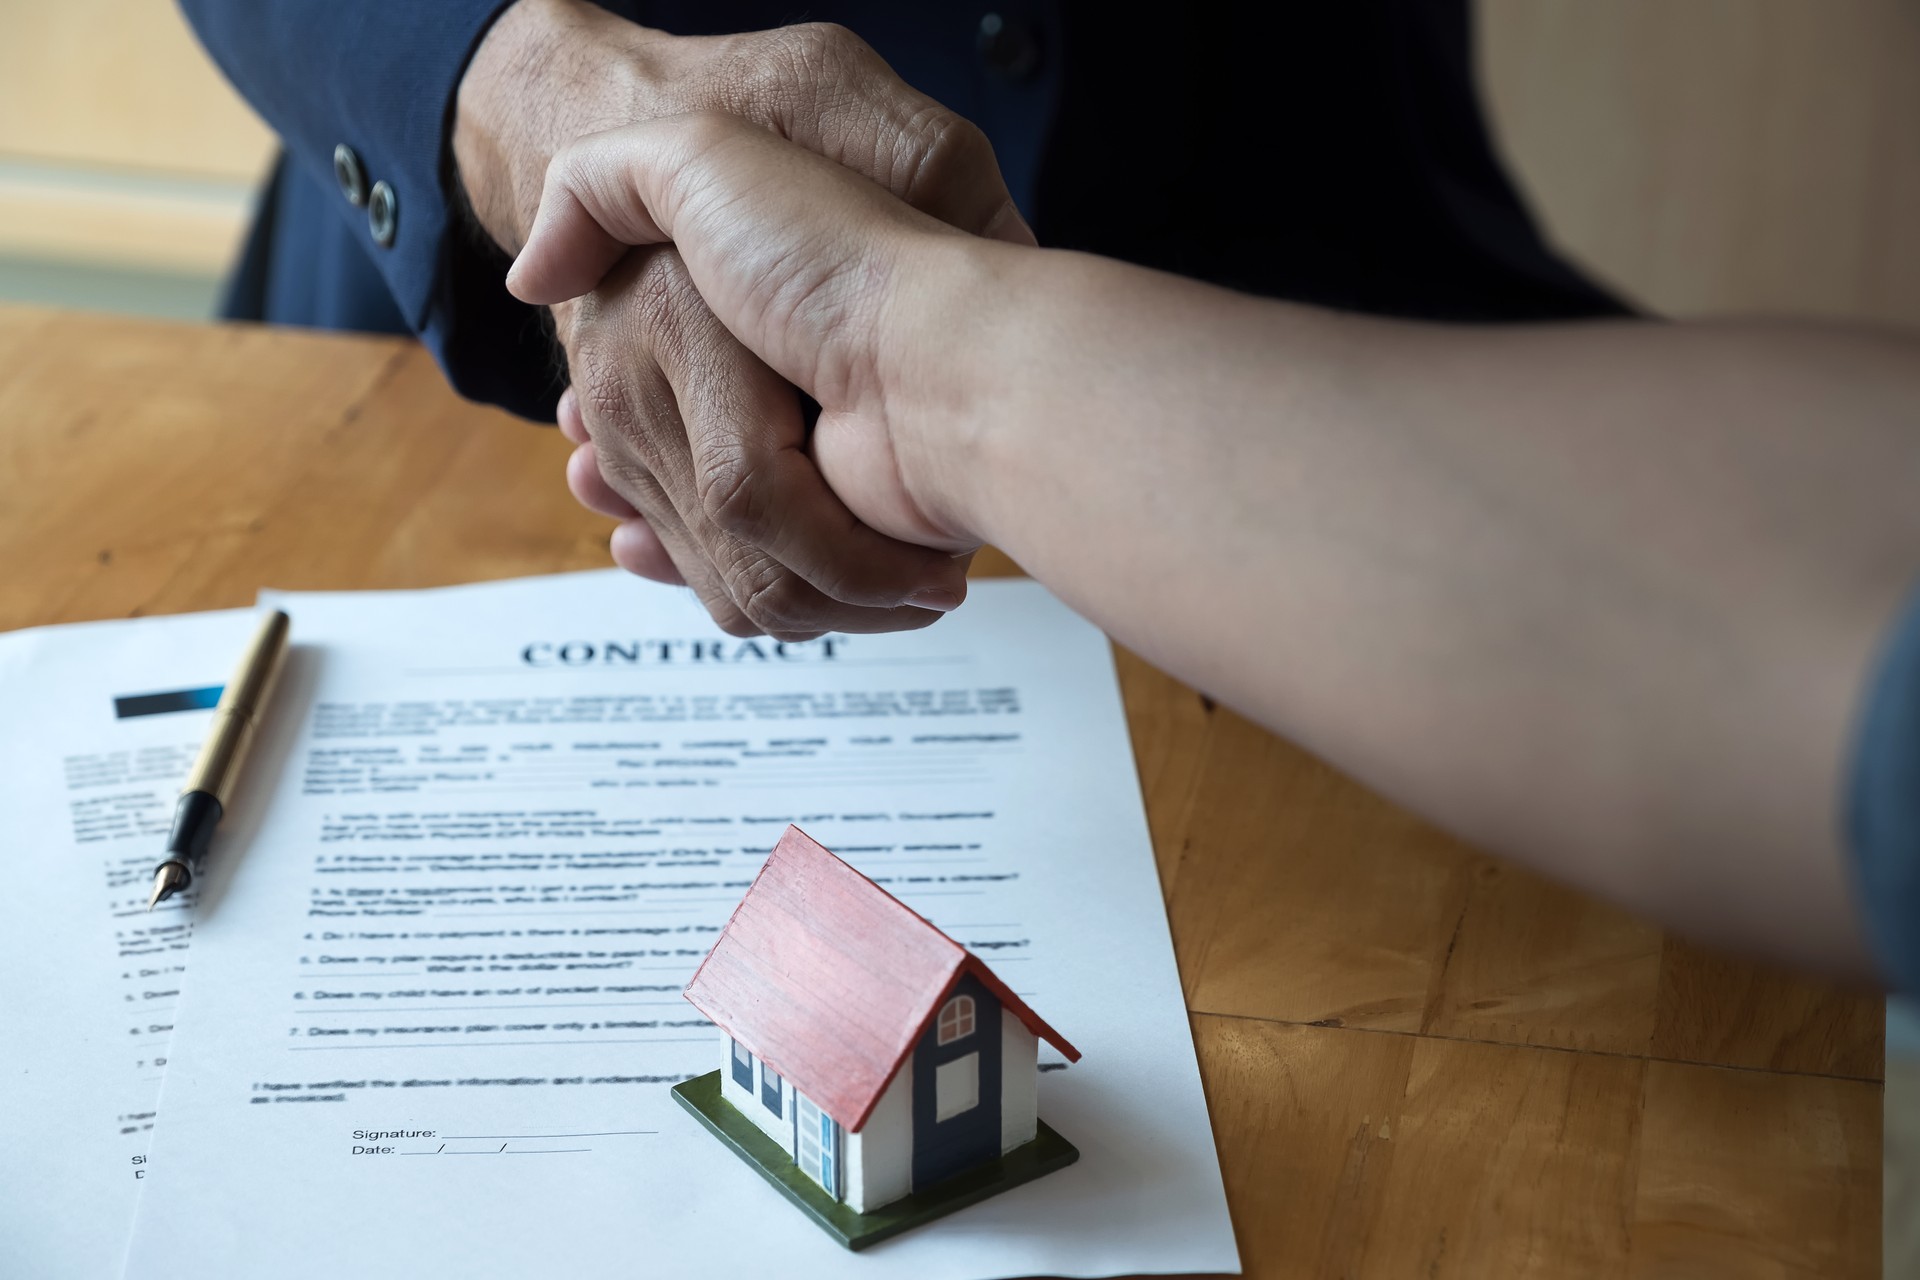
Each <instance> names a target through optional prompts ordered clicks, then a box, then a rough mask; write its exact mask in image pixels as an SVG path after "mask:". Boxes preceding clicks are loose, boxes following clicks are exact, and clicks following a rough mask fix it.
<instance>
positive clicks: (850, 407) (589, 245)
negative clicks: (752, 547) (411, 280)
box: [507, 113, 1011, 556]
mask: <svg viewBox="0 0 1920 1280" xmlns="http://www.w3.org/2000/svg"><path fill="white" fill-rule="evenodd" d="M984 243H985V242H983V241H980V240H977V239H976V238H974V237H971V236H967V235H965V234H964V233H961V232H957V231H955V230H954V229H953V228H951V227H949V226H947V225H945V224H942V223H940V222H939V221H938V220H936V219H934V218H931V217H928V216H927V215H925V214H922V213H920V212H918V211H916V210H915V209H913V208H912V207H910V206H909V205H907V204H905V203H903V202H901V201H898V200H895V199H893V198H892V197H891V196H889V195H888V194H887V193H886V192H885V191H883V190H881V189H880V188H879V187H878V186H876V185H875V184H874V183H872V182H870V181H868V180H867V179H866V178H863V177H861V176H860V175H859V174H857V173H855V172H854V171H852V170H851V169H848V168H846V167H845V166H842V165H838V164H835V163H833V162H831V161H828V160H826V159H824V158H822V157H821V156H819V155H817V154H815V153H812V152H810V151H807V150H804V149H802V148H800V147H797V146H795V145H793V144H792V143H789V142H786V141H784V140H782V139H781V138H778V137H776V136H775V135H774V134H772V133H770V132H769V131H767V130H765V129H761V128H758V127H756V126H754V125H751V124H749V123H747V122H746V121H743V120H741V119H740V118H739V117H737V116H732V115H726V114H718V113H703V114H694V115H686V116H679V117H673V118H668V119H664V120H656V121H651V122H648V123H645V124H639V125H631V126H628V127H625V128H622V129H617V130H612V131H609V132H606V133H602V134H597V135H594V136H592V137H588V138H585V139H582V140H580V141H578V142H576V143H574V144H573V145H571V146H569V147H568V148H566V149H565V150H564V151H562V152H561V153H560V154H559V155H558V156H557V157H556V158H555V160H554V161H553V164H552V166H551V168H550V169H549V170H548V174H547V182H546V189H545V192H544V194H543V196H542V198H541V201H540V206H539V212H538V215H537V217H536V219H535V221H534V224H533V227H532V229H531V232H530V234H529V236H528V240H527V244H526V247H525V248H524V249H523V250H522V251H521V253H520V256H519V258H518V260H517V261H516V262H515V263H514V266H513V269H512V271H511V272H510V273H509V275H508V277H507V285H508V288H509V289H511V290H512V292H513V293H514V294H515V296H517V297H519V298H520V299H522V300H523V301H526V302H531V303H539V304H547V305H558V304H562V303H566V302H568V301H571V300H573V299H577V298H586V297H593V296H596V295H598V294H600V293H604V292H605V291H606V290H607V289H608V288H609V287H614V286H615V282H616V281H619V280H621V279H622V277H623V275H624V273H625V272H627V271H630V270H631V269H632V268H631V266H630V263H631V261H632V251H633V249H634V248H635V247H645V246H659V245H667V244H672V245H673V246H674V247H675V249H676V250H677V260H678V262H679V263H680V264H681V266H682V269H683V270H684V271H685V273H686V279H687V280H688V281H689V282H690V285H691V287H692V288H694V289H695V290H697V292H698V296H699V297H700V298H701V299H702V300H703V301H704V304H705V308H706V313H707V314H708V315H710V316H711V317H713V321H714V324H715V325H716V326H717V327H718V328H719V329H720V330H721V331H723V332H724V333H725V334H726V335H727V337H728V339H729V340H730V341H732V342H734V343H736V344H738V347H737V349H738V350H739V351H740V352H741V353H742V354H743V355H744V357H745V358H746V359H748V360H752V361H753V362H754V363H755V365H756V367H758V368H760V369H763V370H765V371H766V373H767V376H768V377H769V378H772V379H775V380H777V381H778V382H779V384H780V385H783V386H784V385H786V384H791V385H792V386H795V387H798V388H801V389H802V390H804V391H806V392H807V393H808V394H809V395H811V396H813V397H814V399H815V400H817V401H818V402H819V404H820V408H821V412H820V417H819V421H818V423H817V425H816V427H815V429H814V432H813V434H812V438H811V441H810V442H808V447H807V448H806V449H805V451H804V452H803V451H802V449H801V447H800V440H799V437H798V435H797V434H793V435H792V436H791V437H790V441H791V442H790V443H789V444H787V445H786V446H785V448H784V449H783V450H782V451H781V452H780V453H779V455H778V457H777V458H776V460H775V462H774V463H773V465H775V466H779V467H789V468H794V469H796V470H798V469H800V468H805V470H806V474H807V477H808V482H809V483H812V482H813V477H817V480H818V483H819V484H820V485H821V488H822V490H823V491H830V492H826V496H827V497H829V498H831V500H832V501H833V503H834V504H835V505H836V506H838V507H841V508H843V509H844V510H845V511H846V512H847V513H848V515H849V518H850V519H851V520H852V521H854V522H855V523H856V525H857V527H858V529H859V530H860V531H861V536H863V537H869V538H873V539H878V540H882V541H884V542H886V543H887V544H888V545H890V546H891V545H902V546H908V545H911V546H913V547H915V548H916V549H919V548H932V549H933V551H932V552H931V554H936V555H938V554H947V555H949V556H951V555H952V554H954V553H956V552H963V551H965V550H966V549H969V548H971V547H973V546H976V545H978V542H979V536H978V534H977V533H976V532H975V531H974V530H973V529H972V528H971V527H970V526H969V523H968V521H967V518H966V516H965V515H964V514H963V513H962V512H961V510H960V509H959V507H958V506H957V505H956V504H955V503H954V501H953V500H952V495H953V494H955V493H957V492H960V491H961V490H962V489H963V488H964V485H962V484H959V483H957V479H958V478H957V477H955V476H953V475H952V474H951V472H952V470H953V467H952V463H951V461H949V460H950V459H952V458H954V457H956V456H965V453H966V450H965V448H964V447H959V448H956V447H955V442H954V440H953V439H951V438H950V437H951V435H952V432H951V431H949V432H948V436H949V438H946V439H943V440H941V441H939V447H938V448H935V447H934V444H935V442H934V440H933V439H932V438H931V437H930V435H929V433H928V431H927V430H926V428H927V426H928V423H929V420H930V417H931V416H932V415H929V414H923V413H915V412H906V413H902V412H900V409H901V404H902V400H903V398H904V397H903V396H902V395H901V394H900V391H901V389H902V388H903V387H905V386H907V385H909V384H917V385H918V386H919V388H920V389H921V390H920V393H919V394H918V395H917V396H916V397H915V398H916V399H918V400H926V399H937V398H938V395H937V392H936V394H935V395H934V396H933V397H927V396H926V395H925V390H926V389H927V388H928V387H930V386H935V385H937V384H938V383H939V374H938V372H937V371H936V369H935V368H933V366H934V365H936V364H938V363H939V357H938V354H937V351H936V350H935V349H934V348H935V347H936V346H937V340H936V341H933V342H930V341H927V339H928V338H929V336H931V335H928V334H926V333H925V332H924V331H925V330H926V329H927V324H926V322H925V320H924V317H925V315H926V314H927V313H928V308H927V307H926V306H925V305H924V303H925V299H924V298H919V297H916V298H914V299H913V305H912V306H911V307H903V306H902V305H901V300H902V295H903V291H906V290H908V284H907V282H908V281H909V280H915V281H919V282H921V283H923V284H924V283H926V282H929V281H932V280H934V279H937V278H940V279H944V278H951V273H950V272H949V273H943V272H942V271H939V270H935V269H933V268H934V264H935V263H936V262H937V261H939V259H940V255H941V254H942V253H943V251H944V252H948V253H949V258H948V260H947V261H946V262H941V263H940V266H941V267H947V266H951V265H955V264H957V263H958V262H959V261H960V260H961V259H962V258H964V257H965V256H966V255H967V253H968V252H969V250H970V248H972V247H974V246H981V247H984ZM1003 252H1011V251H1010V250H1003ZM909 312H910V313H911V314H909ZM916 339H919V340H916ZM968 416H969V415H966V414H964V413H962V414H956V415H950V416H949V417H950V422H952V423H964V422H965V421H966V420H967V418H968ZM962 429H964V428H962ZM727 514H728V516H729V520H728V523H729V526H730V528H731V529H733V530H736V531H738V532H740V533H742V534H744V535H747V536H750V537H753V538H756V539H763V540H764V541H765V542H766V543H767V544H768V545H772V546H776V547H784V546H786V545H788V543H789V542H790V541H791V540H792V539H795V538H797V537H800V536H802V533H801V532H800V531H795V530H786V529H782V528H781V527H780V524H781V522H782V521H783V520H786V519H789V518H792V517H794V516H797V515H802V514H804V513H800V512H795V511H791V510H783V509H781V508H780V507H779V506H761V505H760V504H758V503H756V502H746V503H742V504H740V505H739V506H738V507H737V508H735V509H733V510H732V511H731V512H730V513H727Z"/></svg>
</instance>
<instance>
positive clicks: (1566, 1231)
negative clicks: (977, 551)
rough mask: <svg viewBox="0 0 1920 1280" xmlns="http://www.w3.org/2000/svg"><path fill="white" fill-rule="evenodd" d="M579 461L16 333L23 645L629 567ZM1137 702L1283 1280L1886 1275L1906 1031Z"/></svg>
mask: <svg viewBox="0 0 1920 1280" xmlns="http://www.w3.org/2000/svg"><path fill="white" fill-rule="evenodd" d="M566 452H567V450H566V446H565V444H564V442H563V441H561V440H560V439H559V438H558V436H557V435H556V434H555V433H553V432H550V431H540V430H536V429H534V428H532V427H528V426H526V425H524V424H521V423H517V422H515V421H513V420H512V419H509V418H507V417H505V416H503V415H501V414H498V413H495V412H492V411H489V410H485V409H478V408H475V407H473V406H471V405H466V404H462V403H461V402H460V401H458V400H457V399H455V398H454V396H453V395H452V394H451V393H450V392H449V391H448V390H447V389H446V387H445V385H444V384H443V383H442V382H441V379H440V375H439V373H438V371H437V370H436V369H435V368H434V365H433V362H432V360H430V359H429V358H428V357H427V355H426V354H425V353H424V352H423V351H421V350H420V349H419V348H418V347H416V346H414V345H413V344H412V343H410V342H403V341H398V340H385V339H369V338H347V337H332V336H314V335H304V334H297V333H292V332H286V331H278V332H276V331H269V330H262V329H255V328H240V327H227V328H214V327H197V326H160V325H152V324H145V323H134V322H127V321H120V320H107V319H101V318H98V317H84V316H78V315H66V314H55V313H49V312H39V311H20V310H11V311H10V310H4V309H0V460H3V461H4V465H0V566H4V568H0V629H6V628H13V627H24V626H33V625H36V624H41V623H52V622H75V621H80V620H84V619H92V618H113V617H126V616H129V615H138V614H154V613H173V612H179V611H184V610H193V609H215V608H224V607H230V606H235V605H244V604H247V603H249V602H251V601H252V599H253V596H254V592H255V590H256V589H257V588H259V587H262V586H275V587H288V588H364V587H423V586H430V585H435V584H441V583H452V582H465V581H471V580H474V579H483V578H501V577H509V576H513V575H519V574H535V573H552V572H556V571H559V570H567V569H581V568H589V567H598V566H601V565H603V564H604V563H605V562H606V553H605V547H604V544H605V539H606V533H607V528H608V525H607V522H606V521H603V520H600V519H598V518H595V517H593V516H590V515H587V514H585V513H584V512H582V511H580V510H579V509H578V508H576V507H575V506H574V504H573V502H572V500H571V499H570V498H569V497H568V496H567V493H566V490H565V487H564V485H563V483H562V480H561V464H562V462H563V460H564V459H565V457H566ZM987 567H988V568H990V569H993V570H998V571H1000V572H1006V571H1008V570H1009V568H1010V566H1008V565H1007V564H1006V562H1005V561H1004V560H999V561H998V562H997V563H994V564H992V565H990V566H987ZM1120 670H1121V676H1122V680H1123V682H1124V684H1125V689H1126V699H1127V708H1128V714H1129V716H1130V718H1131V721H1132V725H1133V735H1134V749H1135V752H1136V754H1137V756H1138V760H1139V767H1140V778H1141V782H1142V785H1143V786H1144V787H1145V790H1146V795H1147V811H1148V815H1149V818H1150V820H1151V822H1152V826H1153V838H1154V847H1155V850H1156V851H1157V853H1158V855H1159V860H1160V876H1161V881H1162V883H1163V885H1164V886H1165V889H1166V893H1167V903H1168V911H1169V913H1170V914H1171V916H1172V920H1173V933H1174V940H1175V944H1176V946H1177V948H1178V951H1179V957H1180V972H1181V976H1182V979H1183V982H1184V984H1185V988H1186V993H1187V1003H1188V1007H1189V1008H1190V1009H1191V1010H1192V1012H1193V1032H1194V1039H1195V1041H1196V1042H1197V1044H1198V1046H1199V1052H1200V1066H1201V1070H1202V1072H1203V1073H1204V1075H1205V1078H1206V1085H1207V1093H1208V1097H1209V1099H1210V1101H1211V1104H1212V1108H1213V1122H1214V1132H1215V1134H1216V1136H1217V1137H1218V1139H1219V1145H1220V1160H1221V1166H1222V1169H1223V1170H1224V1172H1225V1175H1226V1184H1227V1194H1228V1197H1229V1199H1230V1200H1231V1202H1232V1207H1233V1217H1234V1225H1235V1227H1236V1229H1237V1230H1238V1232H1239V1238H1240V1247H1241V1250H1242V1253H1243V1255H1244V1258H1245V1262H1246V1269H1247V1274H1249V1275H1252V1276H1260V1277H1280V1276H1384V1277H1408V1276H1426V1277H1448V1276H1458V1277H1468V1278H1472V1280H1480V1278H1482V1277H1506V1276H1517V1275H1538V1276H1549V1277H1556V1278H1561V1277H1577V1276H1622V1277H1654V1276H1685V1277H1690V1278H1691V1277H1702V1276H1721V1275H1727V1276H1734V1275H1738V1276H1768V1277H1773V1276H1815V1275H1818V1276H1846V1277H1855V1276H1857V1277H1863V1278H1864V1277H1875V1278H1877V1277H1878V1276H1879V1274H1880V1267H1879V1250H1880V1160H1881V1129H1880V1098H1881V1071H1882V1061H1881V1060H1882V1034H1883V1017H1882V1008H1881V1003H1880V1001H1878V1000H1875V999H1867V998H1862V997H1858V996H1853V995H1848V994H1843V993H1839V992H1836V991H1833V990H1831V989H1829V988H1827V987H1824V986H1820V985H1817V984H1813V983H1806V982H1799V981H1795V980H1793V979H1790V978H1784V977H1781V976H1778V975H1776V974H1772V973H1768V972H1763V971H1761V970H1758V969H1755V968H1753V967H1752V966H1749V965H1746V964H1741V963H1737V962H1732V961H1727V960H1724V959H1720V958H1716V957H1714V956H1711V955H1707V954H1703V953H1702V952H1699V951H1696V950H1694V949H1692V948H1690V947H1688V946H1686V945H1685V944H1683V943H1680V942H1676V941H1674V940H1673V939H1671V938H1667V937H1665V936H1663V935H1662V934H1661V932H1660V931H1659V930H1657V929H1653V928H1650V927H1648V926H1646V925H1644V924H1640V923H1637V922H1635V921H1634V920H1631V919H1629V918H1627V917H1625V916H1623V915H1621V914H1620V913H1619V912H1617V911H1613V910H1611V909H1609V908H1607V907H1603V906H1599V905H1596V904H1595V903H1593V902H1590V901H1588V900H1586V899H1584V898H1582V897H1579V896H1577V895H1575V894H1572V893H1568V892H1565V891H1563V890H1560V889H1556V888H1553V887H1551V886H1549V885H1547V884H1544V883H1542V882H1541V881H1539V880H1536V879H1534V878H1533V877H1531V876H1528V875H1524V874H1521V873H1519V872H1516V871H1513V870H1511V869H1509V868H1507V867H1504V866H1501V865H1499V864H1497V863H1494V862H1491V861H1489V860H1487V859H1485V858H1482V857H1477V856H1475V855H1474V854H1473V853H1472V852H1470V851H1469V850H1467V849H1464V848H1462V847H1461V846H1459V845H1458V844H1456V843H1454V842H1453V841H1452V840H1450V839H1448V838H1447V837H1445V836H1443V835H1440V834H1439V833H1437V832H1435V831H1434V830H1432V829H1431V828H1429V827H1427V826H1426V825H1424V824H1423V823H1421V822H1419V821H1417V820H1415V819H1413V818H1411V817H1409V816H1407V815H1406V814H1404V813H1402V812H1400V811H1399V810H1398V809H1395V808H1394V807H1393V806H1391V805H1388V804H1385V803H1383V802H1382V801H1380V800H1378V799H1376V798H1374V797H1373V796H1371V795H1369V794H1368V793H1367V792H1365V791H1363V790H1362V789H1361V788H1359V787H1358V786H1356V785H1354V784H1353V783H1351V782H1348V781H1346V780H1345V779H1343V778H1341V777H1340V776H1339V775H1337V774H1335V773H1334V772H1332V771H1331V770H1329V769H1327V768H1326V767H1324V766H1322V765H1320V764H1318V763H1316V762H1315V761H1313V760H1312V759H1310V758H1308V757H1307V756H1305V755H1303V754H1302V753H1300V752H1299V751H1297V750H1295V749H1294V748H1292V747H1290V746H1288V745H1287V744H1286V743H1284V742H1281V741H1279V740H1277V739H1275V738H1274V737H1272V736H1271V735H1269V734H1267V733H1265V732H1263V731H1261V730H1259V729H1257V728H1254V727H1253V726H1252V725H1250V724H1248V723H1247V722H1246V721H1245V720H1242V719H1240V718H1239V717H1238V716H1235V715H1233V714H1232V713H1230V712H1228V711H1225V710H1223V709H1220V708H1217V707H1215V706H1213V705H1212V704H1211V703H1209V702H1208V701H1207V700H1206V699H1204V698H1202V697H1200V696H1199V695H1197V694H1195V693H1194V692H1193V691H1192V690H1190V689H1188V688H1186V687H1184V686H1182V685H1180V684H1178V683H1176V682H1175V681H1173V680H1170V679H1168V678H1167V677H1165V676H1163V675H1161V674H1159V673H1158V672H1156V671H1154V670H1153V669H1151V668H1149V667H1148V666H1146V665H1145V664H1144V663H1142V662H1140V661H1138V660H1137V659H1134V658H1133V657H1131V656H1130V655H1127V654H1124V653H1123V654H1122V655H1121V665H1120Z"/></svg>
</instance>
